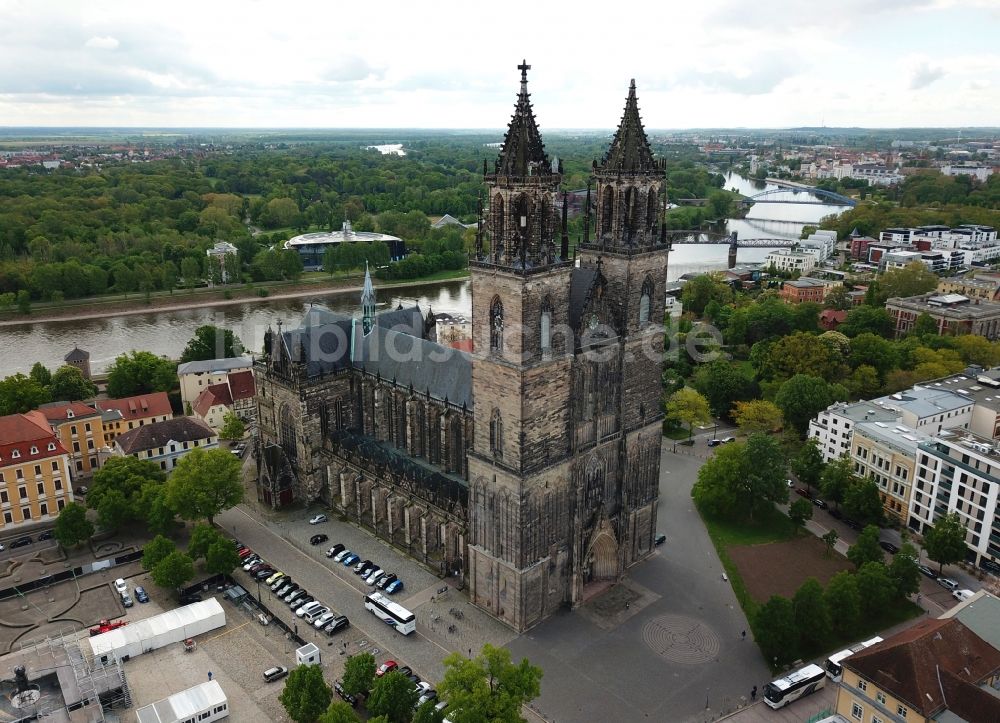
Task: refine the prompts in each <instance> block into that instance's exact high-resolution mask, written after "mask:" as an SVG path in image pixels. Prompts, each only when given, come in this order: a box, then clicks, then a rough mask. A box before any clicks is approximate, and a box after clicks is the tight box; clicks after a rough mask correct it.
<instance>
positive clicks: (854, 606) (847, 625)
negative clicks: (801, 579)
mask: <svg viewBox="0 0 1000 723" xmlns="http://www.w3.org/2000/svg"><path fill="white" fill-rule="evenodd" d="M823 597H824V598H825V599H826V606H827V608H828V609H829V610H830V617H831V619H832V622H833V629H834V630H836V631H837V632H838V633H839V634H841V635H850V634H851V633H853V632H854V629H855V626H856V625H857V623H858V616H859V615H860V614H861V594H860V593H859V592H858V583H857V580H855V577H854V575H852V574H851V573H849V572H848V571H847V570H841V571H840V572H838V573H837V574H836V575H834V576H833V577H832V578H830V582H828V583H827V584H826V590H824V591H823Z"/></svg>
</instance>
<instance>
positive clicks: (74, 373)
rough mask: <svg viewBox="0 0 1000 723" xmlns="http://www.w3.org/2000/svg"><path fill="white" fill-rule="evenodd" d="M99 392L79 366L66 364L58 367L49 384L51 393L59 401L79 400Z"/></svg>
mask: <svg viewBox="0 0 1000 723" xmlns="http://www.w3.org/2000/svg"><path fill="white" fill-rule="evenodd" d="M95 394H97V387H96V386H95V385H94V383H93V382H91V381H90V380H89V379H87V378H86V377H84V376H83V372H82V371H80V369H79V367H75V366H72V365H70V364H64V365H63V366H61V367H59V368H58V369H56V373H55V374H53V375H52V383H51V384H50V385H49V395H50V396H51V397H52V398H53V399H55V400H57V401H67V402H78V401H80V400H81V399H90V398H91V397H92V396H94V395H95Z"/></svg>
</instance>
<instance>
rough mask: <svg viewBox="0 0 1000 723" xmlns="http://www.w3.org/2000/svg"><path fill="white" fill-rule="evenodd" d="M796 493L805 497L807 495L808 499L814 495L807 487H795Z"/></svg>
mask: <svg viewBox="0 0 1000 723" xmlns="http://www.w3.org/2000/svg"><path fill="white" fill-rule="evenodd" d="M795 494H797V495H802V496H803V497H805V498H807V499H808V498H809V497H811V496H812V495H810V494H809V490H807V489H806V488H805V487H796V488H795Z"/></svg>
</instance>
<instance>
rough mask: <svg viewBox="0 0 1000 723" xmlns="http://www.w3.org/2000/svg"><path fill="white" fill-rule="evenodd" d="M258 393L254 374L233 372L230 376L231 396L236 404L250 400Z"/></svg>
mask: <svg viewBox="0 0 1000 723" xmlns="http://www.w3.org/2000/svg"><path fill="white" fill-rule="evenodd" d="M256 393H257V385H256V384H255V383H254V380H253V372H251V371H246V372H233V373H231V374H230V375H229V394H230V396H231V397H232V399H233V401H234V402H238V401H240V400H242V399H250V398H251V397H253V395H254V394H256Z"/></svg>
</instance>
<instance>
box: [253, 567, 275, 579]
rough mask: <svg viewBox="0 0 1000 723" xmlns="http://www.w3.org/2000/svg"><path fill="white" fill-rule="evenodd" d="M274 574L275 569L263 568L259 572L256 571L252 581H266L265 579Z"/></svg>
mask: <svg viewBox="0 0 1000 723" xmlns="http://www.w3.org/2000/svg"><path fill="white" fill-rule="evenodd" d="M274 573H275V569H274V568H273V567H265V568H263V569H261V570H258V571H257V572H256V573H254V579H255V580H266V579H267V578H269V577H271V575H273V574H274Z"/></svg>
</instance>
